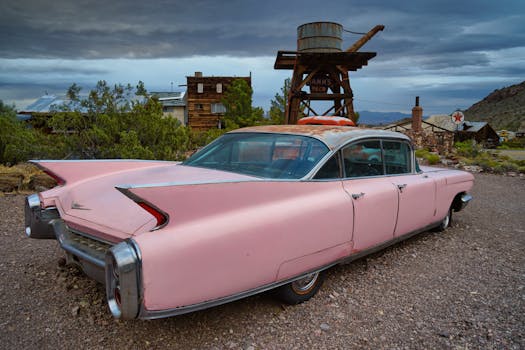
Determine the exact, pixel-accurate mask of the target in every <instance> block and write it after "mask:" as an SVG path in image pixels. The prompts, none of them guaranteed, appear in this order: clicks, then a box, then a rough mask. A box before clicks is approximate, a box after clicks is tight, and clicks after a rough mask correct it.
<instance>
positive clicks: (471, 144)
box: [454, 140, 483, 158]
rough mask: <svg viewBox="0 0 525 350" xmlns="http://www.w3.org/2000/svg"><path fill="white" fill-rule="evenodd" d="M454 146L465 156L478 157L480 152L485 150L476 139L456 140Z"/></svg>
mask: <svg viewBox="0 0 525 350" xmlns="http://www.w3.org/2000/svg"><path fill="white" fill-rule="evenodd" d="M454 148H455V149H456V152H457V154H458V155H460V156H463V157H472V158H473V157H476V156H477V155H478V154H479V153H480V152H482V151H483V149H482V147H481V145H479V144H477V143H476V141H474V140H465V141H462V142H456V143H455V144H454Z"/></svg>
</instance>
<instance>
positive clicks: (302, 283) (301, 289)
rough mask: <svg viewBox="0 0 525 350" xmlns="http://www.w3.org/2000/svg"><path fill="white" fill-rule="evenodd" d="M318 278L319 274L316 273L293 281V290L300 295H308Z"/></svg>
mask: <svg viewBox="0 0 525 350" xmlns="http://www.w3.org/2000/svg"><path fill="white" fill-rule="evenodd" d="M318 276H319V272H314V273H311V274H309V275H306V276H305V277H303V278H301V279H298V280H297V281H293V282H292V288H293V289H294V291H295V292H297V293H299V294H303V293H307V292H308V291H309V290H310V289H311V288H312V287H313V286H314V285H315V282H316V281H317V277H318Z"/></svg>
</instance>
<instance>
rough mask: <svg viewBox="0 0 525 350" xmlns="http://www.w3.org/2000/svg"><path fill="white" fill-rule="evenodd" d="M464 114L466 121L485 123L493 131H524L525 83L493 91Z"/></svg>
mask: <svg viewBox="0 0 525 350" xmlns="http://www.w3.org/2000/svg"><path fill="white" fill-rule="evenodd" d="M464 114H465V119H466V120H471V121H486V122H488V123H489V124H490V125H491V126H492V127H493V128H494V129H495V130H501V129H507V130H514V131H516V130H522V129H525V81H524V82H522V83H520V84H516V85H512V86H509V87H506V88H503V89H499V90H495V91H493V92H492V93H490V94H489V95H488V96H487V97H485V98H484V99H483V100H481V101H479V102H477V103H475V104H473V105H472V106H470V107H469V108H468V109H467V110H466V111H464Z"/></svg>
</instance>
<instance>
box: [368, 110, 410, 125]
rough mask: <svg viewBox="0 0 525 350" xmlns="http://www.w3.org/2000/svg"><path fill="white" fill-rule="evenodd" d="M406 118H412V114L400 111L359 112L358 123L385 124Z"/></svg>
mask: <svg viewBox="0 0 525 350" xmlns="http://www.w3.org/2000/svg"><path fill="white" fill-rule="evenodd" d="M406 118H412V115H411V114H407V113H400V112H371V111H360V112H359V124H366V125H386V124H391V123H394V122H397V121H400V120H402V119H406Z"/></svg>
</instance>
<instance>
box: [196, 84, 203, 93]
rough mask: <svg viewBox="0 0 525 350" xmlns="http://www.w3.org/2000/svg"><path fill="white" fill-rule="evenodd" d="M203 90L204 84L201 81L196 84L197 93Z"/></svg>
mask: <svg viewBox="0 0 525 350" xmlns="http://www.w3.org/2000/svg"><path fill="white" fill-rule="evenodd" d="M203 92H204V84H203V83H198V84H197V93H198V94H202V93H203Z"/></svg>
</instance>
